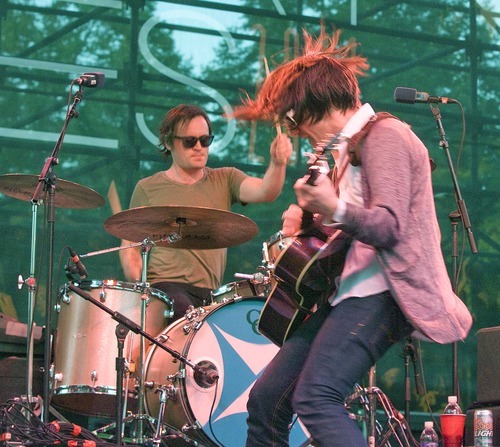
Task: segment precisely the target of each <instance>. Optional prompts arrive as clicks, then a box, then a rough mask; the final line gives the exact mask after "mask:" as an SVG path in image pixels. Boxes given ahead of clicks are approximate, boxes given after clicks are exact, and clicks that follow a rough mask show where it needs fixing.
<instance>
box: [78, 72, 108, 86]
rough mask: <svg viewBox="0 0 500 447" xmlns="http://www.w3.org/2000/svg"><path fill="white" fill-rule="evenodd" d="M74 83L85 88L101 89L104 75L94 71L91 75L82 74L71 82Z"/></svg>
mask: <svg viewBox="0 0 500 447" xmlns="http://www.w3.org/2000/svg"><path fill="white" fill-rule="evenodd" d="M73 82H74V83H76V84H78V85H81V86H85V87H92V88H93V87H102V86H103V85H104V73H101V72H100V71H95V72H93V73H83V74H82V75H81V76H79V77H78V78H76V79H74V80H73Z"/></svg>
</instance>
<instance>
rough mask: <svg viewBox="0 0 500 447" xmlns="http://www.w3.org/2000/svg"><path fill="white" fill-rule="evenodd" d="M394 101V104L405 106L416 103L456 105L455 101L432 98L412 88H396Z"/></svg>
mask: <svg viewBox="0 0 500 447" xmlns="http://www.w3.org/2000/svg"><path fill="white" fill-rule="evenodd" d="M394 99H395V100H396V102H403V103H406V104H415V103H416V102H423V103H429V102H431V103H443V104H458V101H457V100H456V99H452V98H446V97H444V96H432V95H429V93H426V92H417V90H416V89H414V88H407V87H397V88H396V90H394Z"/></svg>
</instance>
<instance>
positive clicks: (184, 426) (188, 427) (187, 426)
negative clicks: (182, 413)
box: [181, 420, 202, 433]
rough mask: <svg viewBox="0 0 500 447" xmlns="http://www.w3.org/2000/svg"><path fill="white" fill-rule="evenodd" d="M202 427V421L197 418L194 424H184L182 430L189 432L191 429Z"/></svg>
mask: <svg viewBox="0 0 500 447" xmlns="http://www.w3.org/2000/svg"><path fill="white" fill-rule="evenodd" d="M201 429H202V425H201V424H200V422H199V421H197V420H196V421H194V424H192V425H189V424H184V425H183V426H182V429H181V430H182V431H183V432H184V433H187V432H188V431H189V430H201Z"/></svg>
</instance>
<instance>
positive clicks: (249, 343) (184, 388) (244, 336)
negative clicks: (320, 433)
mask: <svg viewBox="0 0 500 447" xmlns="http://www.w3.org/2000/svg"><path fill="white" fill-rule="evenodd" d="M264 301H265V300H264V299H263V298H259V297H249V298H244V299H242V300H241V301H230V302H227V303H224V304H222V305H212V306H207V307H206V308H203V311H204V313H203V314H202V315H200V316H199V317H198V318H196V319H195V321H194V322H189V321H188V320H187V319H186V318H182V319H181V320H178V321H177V322H175V323H173V324H172V325H170V326H169V327H167V328H166V329H165V331H164V332H163V333H162V335H164V336H165V337H166V338H167V342H166V343H167V346H168V347H170V348H172V349H174V350H176V351H178V352H181V353H182V355H183V356H184V357H185V358H186V359H188V360H189V361H191V362H192V363H193V364H195V365H201V366H204V367H207V368H209V369H213V370H215V371H216V372H217V374H218V376H219V379H218V382H217V383H211V384H210V383H209V384H206V383H203V380H200V378H199V377H198V375H196V374H194V372H193V368H191V367H190V366H185V365H184V363H183V362H181V361H178V360H175V359H174V358H173V357H172V356H171V355H170V354H168V353H167V352H166V351H164V350H163V349H161V348H159V347H157V346H154V347H152V348H151V349H150V351H149V352H148V356H147V359H146V365H145V374H146V380H147V381H153V382H154V387H153V389H151V390H147V391H146V398H145V407H146V412H147V413H148V414H149V415H150V416H152V417H154V418H158V417H159V409H160V404H159V394H158V393H156V390H157V388H158V387H159V386H162V385H166V386H169V385H171V388H170V391H169V392H170V393H172V390H175V391H174V394H175V399H167V403H166V408H165V413H164V417H163V421H164V422H165V424H167V426H169V427H174V428H175V429H177V430H179V431H182V432H183V433H184V434H185V435H187V436H188V437H190V438H193V439H197V440H200V441H202V442H208V443H209V445H217V446H218V445H219V444H222V445H224V446H230V447H240V446H241V447H243V446H244V445H245V440H246V431H247V425H246V419H247V417H248V413H247V409H246V405H247V401H248V394H249V392H250V389H251V388H252V386H253V384H254V383H255V381H256V380H257V378H258V377H259V376H260V375H261V374H262V372H263V370H264V368H265V367H266V366H267V364H268V363H269V362H270V361H271V359H272V358H273V357H274V356H275V354H276V353H277V352H278V347H277V346H275V345H274V344H272V343H271V342H270V341H269V340H268V339H266V338H265V337H263V336H262V335H260V334H259V333H258V332H257V323H258V320H259V316H260V311H261V310H262V308H263V305H264ZM200 323H201V325H200ZM196 326H199V328H198V329H195V327H196ZM167 376H169V379H170V380H167ZM307 438H308V437H307V435H306V434H305V432H304V431H303V430H302V428H301V427H300V425H299V424H295V426H294V429H293V430H292V435H291V445H299V444H300V443H301V442H305V441H306V440H307ZM169 442H170V441H169ZM173 445H176V444H173ZM179 445H184V444H179Z"/></svg>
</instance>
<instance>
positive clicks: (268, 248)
mask: <svg viewBox="0 0 500 447" xmlns="http://www.w3.org/2000/svg"><path fill="white" fill-rule="evenodd" d="M291 240H292V238H291V237H284V236H283V233H281V231H278V232H276V233H274V234H273V235H272V236H271V237H270V238H269V239H267V241H265V242H264V243H263V244H262V256H263V258H264V259H263V264H264V265H265V266H268V265H269V264H271V266H273V267H274V265H275V263H276V259H278V256H279V255H280V253H281V252H282V251H283V250H284V249H285V248H286V247H287V246H288V244H289V243H290V242H291Z"/></svg>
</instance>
